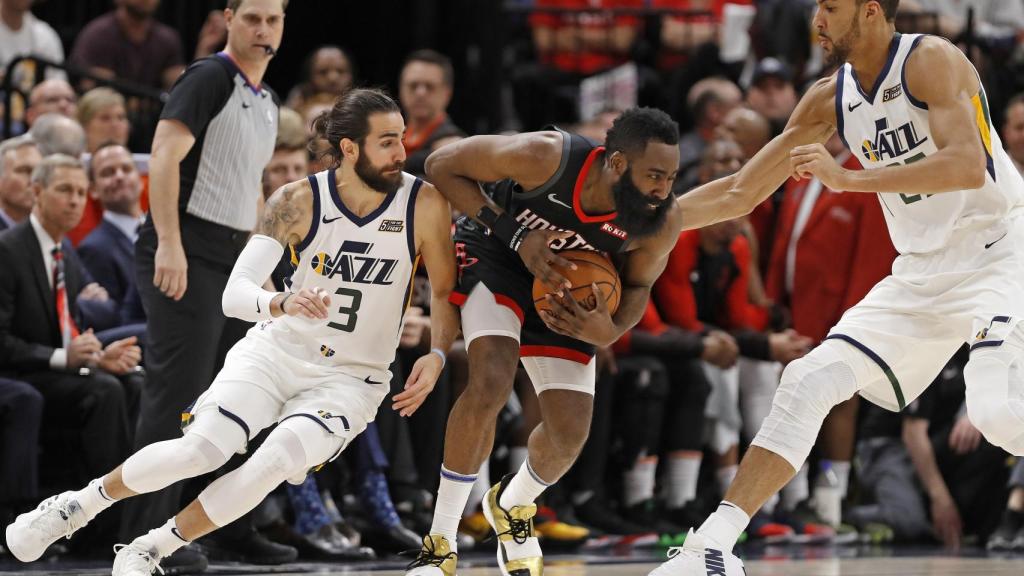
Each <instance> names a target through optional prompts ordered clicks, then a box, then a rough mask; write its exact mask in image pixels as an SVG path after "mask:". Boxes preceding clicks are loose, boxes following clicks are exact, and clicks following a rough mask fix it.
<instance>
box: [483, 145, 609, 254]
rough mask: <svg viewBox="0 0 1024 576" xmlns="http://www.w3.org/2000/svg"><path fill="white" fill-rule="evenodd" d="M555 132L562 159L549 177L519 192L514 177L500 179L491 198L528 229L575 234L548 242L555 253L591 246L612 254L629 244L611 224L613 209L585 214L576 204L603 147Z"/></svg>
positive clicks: (578, 204)
mask: <svg viewBox="0 0 1024 576" xmlns="http://www.w3.org/2000/svg"><path fill="white" fill-rule="evenodd" d="M555 130H558V129H557V128H555ZM558 131H559V132H561V133H562V160H561V162H560V163H559V165H558V170H556V171H555V173H554V175H552V176H551V178H549V179H548V181H547V182H545V183H544V184H542V185H541V186H539V187H537V188H534V189H533V190H529V191H524V190H523V188H522V186H520V185H519V183H518V182H516V181H514V180H503V181H501V182H499V183H498V184H497V185H496V186H495V188H494V195H493V197H494V201H495V202H496V203H497V204H498V205H499V206H501V207H502V208H504V209H505V211H506V212H508V214H509V215H510V216H512V217H513V218H515V220H516V221H517V222H519V223H520V224H523V225H525V226H527V227H529V228H530V229H531V230H552V229H554V230H569V231H572V232H575V234H574V235H573V236H570V237H568V238H566V239H564V240H557V241H555V242H553V243H552V245H551V249H552V250H554V251H556V252H557V251H561V250H596V251H599V252H606V253H608V254H615V253H617V252H622V251H624V250H625V248H626V245H627V244H628V243H629V234H627V233H626V231H625V230H623V229H622V228H620V227H618V226H616V225H615V223H614V220H615V216H616V213H615V212H611V213H608V214H587V213H586V212H584V211H583V207H582V206H580V195H581V194H582V193H583V184H584V182H585V181H586V179H587V174H588V173H589V172H590V169H591V168H592V167H593V165H594V162H595V160H596V159H597V158H598V157H600V156H601V153H602V152H603V151H604V147H603V146H598V145H597V144H595V143H593V142H591V141H590V140H588V139H587V138H584V137H583V136H579V135H577V134H570V133H568V132H565V131H563V130H558ZM597 169H600V165H598V166H597Z"/></svg>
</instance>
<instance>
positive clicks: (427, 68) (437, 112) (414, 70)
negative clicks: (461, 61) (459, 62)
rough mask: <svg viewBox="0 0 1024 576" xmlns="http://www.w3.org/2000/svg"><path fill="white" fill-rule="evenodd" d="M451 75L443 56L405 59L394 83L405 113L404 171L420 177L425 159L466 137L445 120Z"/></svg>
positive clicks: (420, 53) (422, 54)
mask: <svg viewBox="0 0 1024 576" xmlns="http://www.w3.org/2000/svg"><path fill="white" fill-rule="evenodd" d="M454 83H455V72H454V70H453V68H452V62H451V60H449V59H448V57H447V56H444V55H443V54H440V53H439V52H435V51H433V50H417V51H415V52H413V53H411V54H409V55H408V56H406V58H405V64H404V65H403V66H402V73H401V76H400V77H399V80H398V97H399V103H400V104H401V106H402V111H403V112H404V113H405V138H403V140H402V143H403V144H404V145H405V153H406V155H407V156H406V159H405V171H406V172H409V173H410V174H415V175H416V176H420V177H422V176H424V174H425V173H426V171H425V170H424V166H423V165H424V163H426V161H427V156H430V153H431V152H433V151H434V150H437V149H438V148H440V147H441V146H444V145H445V144H448V143H451V142H455V141H456V140H458V139H460V138H464V137H465V136H466V134H465V132H463V131H462V130H461V129H460V128H459V127H458V126H456V125H455V123H454V122H452V120H451V118H449V117H448V112H447V109H448V103H449V102H451V99H452V88H453V87H454Z"/></svg>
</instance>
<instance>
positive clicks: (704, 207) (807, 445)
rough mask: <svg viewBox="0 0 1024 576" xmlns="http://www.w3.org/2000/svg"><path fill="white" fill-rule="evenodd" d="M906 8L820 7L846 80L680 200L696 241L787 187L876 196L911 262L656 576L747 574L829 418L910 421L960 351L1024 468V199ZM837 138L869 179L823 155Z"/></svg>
mask: <svg viewBox="0 0 1024 576" xmlns="http://www.w3.org/2000/svg"><path fill="white" fill-rule="evenodd" d="M898 4H899V0H818V10H817V13H816V15H815V17H814V25H815V27H816V28H817V31H818V36H819V41H820V43H821V46H822V48H823V50H824V51H825V53H826V55H827V56H828V57H829V59H830V60H831V62H832V63H833V64H835V65H838V66H839V69H838V71H837V72H836V73H835V74H833V75H831V76H830V77H828V78H824V79H822V80H820V81H818V82H817V83H816V84H814V85H813V86H812V87H811V88H810V89H809V90H808V91H807V93H806V94H805V95H804V97H803V99H802V100H801V102H800V103H799V105H798V106H797V109H796V111H795V112H794V113H793V116H792V118H791V119H790V121H789V124H788V125H787V126H786V129H785V131H784V132H783V133H782V134H781V135H780V136H778V137H776V138H775V139H774V140H772V141H771V142H770V143H769V144H768V145H767V146H765V147H764V148H763V149H762V150H761V151H760V152H758V153H757V154H756V155H755V156H754V158H753V159H752V160H751V161H750V162H749V163H748V164H747V165H746V166H744V167H743V169H742V170H740V171H739V172H738V173H736V174H735V175H733V176H729V177H727V178H723V179H721V180H717V181H715V182H711V183H709V184H707V185H705V186H702V187H700V188H697V189H695V190H693V191H691V192H690V193H688V194H686V195H685V196H683V197H682V198H680V200H679V204H680V207H681V208H682V209H683V210H682V212H683V220H684V222H685V223H686V226H687V227H690V228H698V227H701V226H706V225H708V224H712V223H714V222H719V221H722V220H728V219H731V218H735V217H738V216H741V215H743V214H746V213H748V212H750V211H751V210H752V209H753V208H754V206H756V205H757V204H758V203H760V202H761V201H762V200H764V199H765V198H767V197H768V196H769V195H770V194H771V193H772V192H773V191H774V190H775V189H776V188H778V186H779V185H781V184H782V183H783V182H784V181H785V180H786V179H787V178H789V177H790V176H795V177H796V178H806V177H811V176H815V177H817V178H818V179H820V180H821V181H822V183H823V184H824V185H825V186H826V187H827V188H830V189H832V190H845V191H848V192H873V193H877V194H878V199H879V201H880V202H881V204H882V211H883V212H884V214H885V218H886V222H887V224H888V228H889V233H890V236H891V237H892V240H893V244H894V245H895V246H896V249H897V250H898V251H899V252H900V255H899V257H898V258H897V259H896V262H895V263H894V264H893V273H892V275H891V276H889V277H887V278H885V279H883V280H882V281H881V282H879V284H878V285H877V286H875V288H874V289H873V290H872V291H871V292H870V293H868V295H867V296H865V298H864V300H862V301H861V302H860V303H859V304H857V305H856V306H855V307H853V308H852V309H850V310H849V311H848V312H847V313H846V314H845V315H844V316H843V317H842V319H841V320H840V321H839V324H838V325H836V326H835V327H834V328H833V329H832V331H831V332H830V334H829V337H828V339H826V340H825V342H824V343H822V344H821V345H820V346H819V347H817V348H816V349H814V350H813V351H811V353H810V354H808V355H807V356H806V357H804V358H803V359H801V360H797V361H796V362H793V363H791V364H790V365H789V366H787V367H786V370H785V372H784V373H783V375H782V382H781V384H780V386H779V389H778V392H777V393H776V395H775V400H774V404H773V407H772V412H771V414H770V415H769V416H768V418H767V419H766V420H765V421H764V423H763V425H762V427H761V430H760V432H759V433H758V435H757V437H756V438H755V440H754V441H753V445H752V446H751V448H750V450H749V451H748V452H747V454H746V456H745V458H744V459H743V462H742V464H741V466H740V469H739V474H738V475H737V476H736V480H735V481H734V482H733V484H732V486H731V487H730V488H729V490H728V492H727V493H726V495H725V500H724V501H723V502H722V504H721V505H720V506H719V508H718V510H717V511H716V512H715V513H714V514H712V516H711V517H710V518H708V520H707V521H706V522H704V524H703V525H702V526H701V527H700V528H699V529H698V530H697V532H696V533H695V534H691V535H690V536H689V537H688V538H687V540H686V544H685V545H684V546H683V547H682V548H676V549H673V550H672V551H671V552H670V559H669V561H668V562H666V563H664V564H662V565H661V566H660V567H658V568H657V569H655V570H654V572H652V576H697V575H698V574H699V575H700V576H707V575H710V574H716V575H719V576H736V575H740V574H743V568H742V563H741V562H740V560H739V559H738V558H736V557H735V556H734V555H733V554H732V547H733V545H734V544H735V542H736V540H737V538H738V537H739V535H740V533H741V532H742V531H743V529H744V528H745V527H746V526H747V522H748V521H749V519H750V516H752V515H753V514H754V512H756V511H757V510H758V508H760V507H761V506H762V505H763V504H764V502H765V501H766V500H767V499H768V498H769V497H770V496H771V495H772V494H774V493H775V492H776V491H777V490H779V489H780V488H781V487H782V486H783V485H784V484H786V482H788V481H789V479H790V478H792V477H793V475H794V473H795V470H796V469H799V468H800V466H801V465H802V464H803V462H804V460H805V459H806V458H807V455H808V453H809V452H810V449H811V446H812V444H814V441H815V438H816V437H817V436H818V430H819V428H820V427H821V423H822V421H823V420H824V418H825V415H826V414H828V412H829V411H830V410H831V409H832V407H833V406H835V405H836V404H839V403H840V402H842V401H844V400H846V399H848V398H850V397H852V396H853V395H855V394H857V393H859V394H860V395H862V396H863V397H865V398H866V399H868V400H870V401H872V402H874V403H876V404H878V405H880V406H883V407H885V408H888V409H890V410H899V409H901V408H903V407H904V406H905V405H906V404H909V403H910V402H912V401H913V400H914V399H915V398H917V396H918V395H919V394H920V393H921V392H922V390H923V389H924V388H925V387H926V386H927V385H928V384H929V383H930V382H931V381H932V379H933V378H934V377H935V376H936V375H937V374H938V373H939V371H940V370H941V369H942V367H943V365H944V364H945V363H946V361H947V360H948V359H949V357H950V356H952V355H953V353H954V352H955V351H956V350H957V349H958V348H959V347H960V346H961V345H963V343H964V342H969V343H971V359H970V362H969V363H968V364H967V368H966V370H965V373H964V377H965V380H966V383H967V411H968V415H969V416H970V418H971V421H972V422H973V423H974V425H975V426H977V427H978V428H979V429H980V430H981V431H982V433H983V434H984V435H985V437H986V438H987V439H988V440H989V441H990V442H992V443H993V444H995V445H997V446H1000V447H1002V448H1004V449H1006V450H1007V451H1009V452H1011V453H1013V454H1016V455H1024V371H1022V365H1024V325H1022V324H1021V319H1022V318H1024V220H1022V208H1024V182H1022V181H1021V178H1020V176H1019V175H1018V173H1017V171H1016V170H1015V169H1014V167H1013V164H1012V163H1011V161H1010V159H1009V157H1008V156H1007V155H1006V153H1005V152H1003V148H1002V145H1001V144H1000V142H999V136H998V135H997V134H996V131H995V130H994V129H993V127H992V123H991V120H990V117H989V111H988V102H987V101H986V98H985V90H984V88H983V87H982V86H981V83H980V81H979V77H978V74H977V72H975V70H974V67H973V66H972V65H971V63H970V62H969V61H968V60H967V58H965V57H964V55H963V54H962V53H961V52H960V51H959V50H958V49H957V48H956V47H955V46H953V45H952V44H950V43H949V42H948V41H946V40H945V39H942V38H938V37H933V36H919V35H907V34H904V35H901V34H897V33H896V30H895V26H894V24H893V19H894V17H895V14H896V9H897V7H898ZM836 131H838V132H839V135H840V136H841V137H842V139H843V141H844V143H845V144H846V145H847V147H848V148H849V149H850V151H851V152H852V153H853V154H856V155H857V157H858V158H859V159H860V161H861V163H862V164H863V165H864V168H865V170H862V171H849V170H845V169H843V168H842V167H840V166H839V165H838V164H836V162H835V160H833V159H832V155H831V154H829V153H828V152H827V151H826V150H825V147H824V146H823V145H822V144H821V142H824V141H825V140H826V139H828V138H829V137H830V136H831V135H832V134H833V133H835V132H836Z"/></svg>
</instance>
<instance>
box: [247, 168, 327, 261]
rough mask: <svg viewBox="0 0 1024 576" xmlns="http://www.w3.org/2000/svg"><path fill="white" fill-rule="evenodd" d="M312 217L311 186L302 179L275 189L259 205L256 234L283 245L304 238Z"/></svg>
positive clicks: (298, 241)
mask: <svg viewBox="0 0 1024 576" xmlns="http://www.w3.org/2000/svg"><path fill="white" fill-rule="evenodd" d="M312 217H313V188H312V186H310V184H309V180H308V179H306V178H303V179H302V180H296V181H295V182H290V183H288V184H285V185H284V186H282V187H280V188H278V189H277V191H276V192H274V193H273V194H272V195H271V196H270V198H268V199H267V203H266V205H265V206H264V207H263V217H262V218H261V219H260V223H259V226H257V228H256V233H257V234H263V235H265V236H270V237H271V238H274V239H275V240H277V241H278V242H280V243H281V244H282V245H283V246H287V245H289V244H298V243H300V242H301V241H302V239H303V238H305V237H306V234H307V233H308V232H309V228H310V225H311V222H312Z"/></svg>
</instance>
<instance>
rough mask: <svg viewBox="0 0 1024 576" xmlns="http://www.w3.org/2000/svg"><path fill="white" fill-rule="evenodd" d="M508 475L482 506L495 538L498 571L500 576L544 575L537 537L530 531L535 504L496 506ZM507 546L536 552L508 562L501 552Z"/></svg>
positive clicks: (485, 497)
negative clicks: (530, 549) (525, 547)
mask: <svg viewBox="0 0 1024 576" xmlns="http://www.w3.org/2000/svg"><path fill="white" fill-rule="evenodd" d="M512 476H513V475H512V474H509V475H507V476H505V477H504V478H503V479H502V480H501V482H499V483H498V484H495V485H494V486H492V487H491V489H490V490H488V491H487V494H486V495H485V496H484V500H483V503H482V506H483V512H484V516H485V517H486V518H487V522H488V523H489V524H490V525H491V528H493V529H494V533H495V534H496V535H497V536H498V554H497V556H498V569H499V570H500V571H501V574H502V576H542V575H543V574H544V557H543V555H542V554H541V551H540V545H539V544H538V542H537V534H536V533H535V532H534V529H533V517H534V516H536V515H537V505H536V504H530V505H528V506H513V507H512V509H511V510H506V509H504V508H502V507H501V505H500V504H498V501H499V500H500V498H501V494H502V493H503V492H504V491H505V487H506V486H508V483H509V481H510V480H511V479H512ZM507 545H519V546H527V547H532V548H533V549H535V550H536V553H535V554H533V555H531V556H528V557H525V558H519V559H516V560H509V559H508V555H507V553H506V551H505V547H506V546H507Z"/></svg>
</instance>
